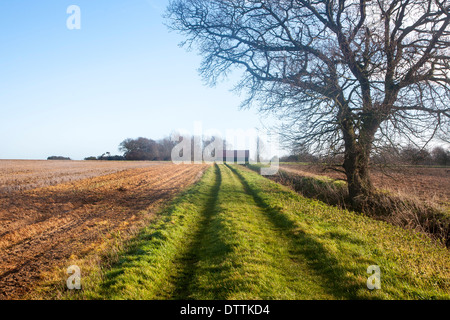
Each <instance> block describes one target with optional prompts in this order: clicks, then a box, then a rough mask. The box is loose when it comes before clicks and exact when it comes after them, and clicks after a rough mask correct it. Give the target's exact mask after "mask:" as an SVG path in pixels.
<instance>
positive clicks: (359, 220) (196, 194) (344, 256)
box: [68, 165, 450, 300]
mask: <svg viewBox="0 0 450 320" xmlns="http://www.w3.org/2000/svg"><path fill="white" fill-rule="evenodd" d="M120 257H121V258H120V260H119V261H118V263H117V264H116V265H115V266H114V267H113V268H112V269H110V270H108V271H107V272H105V273H104V277H103V281H102V282H101V283H89V282H87V285H84V290H83V291H82V292H80V293H78V295H77V296H71V295H68V298H84V299H198V300H200V299H206V300H216V299H220V300H222V299H268V300H270V299H435V298H438V299H439V298H440V299H442V298H444V299H449V298H450V295H449V290H450V283H449V280H450V271H449V265H450V264H449V262H450V255H449V254H448V252H447V251H446V250H445V249H443V248H439V247H437V246H435V245H434V244H433V243H431V242H429V241H427V239H426V238H424V237H420V235H414V234H411V233H408V232H407V231H405V230H401V229H399V228H395V227H392V226H390V225H388V224H386V223H382V222H379V221H373V220H371V219H369V218H366V217H362V216H359V215H357V214H354V213H351V212H348V211H345V210H339V209H336V208H333V207H330V206H327V205H324V204H323V203H320V202H318V201H314V200H310V199H306V198H302V197H301V196H299V195H298V194H296V193H294V192H292V191H290V190H288V189H287V188H285V187H282V186H280V185H278V184H276V183H274V182H272V181H270V180H268V179H265V178H262V177H260V176H259V175H258V174H256V173H254V172H251V171H250V170H247V169H245V168H242V167H240V166H225V165H221V166H214V167H212V168H211V169H209V170H208V171H207V172H206V173H205V175H204V177H203V178H202V180H201V181H200V182H199V183H198V184H196V185H195V186H193V187H191V188H190V189H189V190H188V191H186V192H185V193H184V194H182V195H181V196H180V197H179V198H178V199H177V200H176V201H175V202H174V203H173V204H172V205H171V206H170V207H169V209H167V210H165V211H164V212H163V214H162V216H161V218H160V220H159V222H158V223H156V224H155V225H152V226H149V227H147V228H146V229H145V230H143V231H142V232H141V234H140V235H139V237H137V238H136V239H135V240H134V241H133V242H132V243H131V245H130V247H129V248H128V250H127V251H126V252H124V253H122V254H121V256H120ZM370 265H380V267H381V270H382V290H377V291H373V292H372V291H369V290H368V289H367V287H366V281H367V277H368V276H369V275H368V274H367V273H366V270H367V267H368V266H370Z"/></svg>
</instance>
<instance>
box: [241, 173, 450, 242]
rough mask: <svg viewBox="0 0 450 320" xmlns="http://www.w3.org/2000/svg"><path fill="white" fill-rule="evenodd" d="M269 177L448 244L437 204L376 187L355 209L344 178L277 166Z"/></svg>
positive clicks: (448, 220) (447, 221)
mask: <svg viewBox="0 0 450 320" xmlns="http://www.w3.org/2000/svg"><path fill="white" fill-rule="evenodd" d="M247 167H248V168H250V169H251V170H253V171H256V172H260V168H261V166H260V165H247ZM270 179H272V180H273V181H275V182H277V183H281V184H283V185H285V186H288V187H290V188H292V189H293V190H294V191H296V192H299V193H300V194H302V195H303V196H305V197H309V198H313V199H318V200H320V201H323V202H325V203H327V204H330V205H336V206H339V207H342V208H344V209H345V208H347V209H350V210H355V211H359V212H363V213H365V214H367V215H368V216H370V217H372V218H375V219H378V220H382V221H386V222H389V223H391V224H393V225H396V226H400V227H402V228H405V229H409V230H414V231H419V232H422V233H424V234H426V235H427V236H429V237H430V238H432V239H434V240H435V241H437V242H438V243H440V244H442V245H443V246H446V247H448V248H449V247H450V213H449V212H446V211H444V210H442V209H441V208H438V207H437V206H433V205H431V204H426V203H423V202H422V201H419V200H417V199H414V198H408V197H405V196H398V195H395V194H391V193H390V192H387V191H381V190H377V192H375V193H373V194H372V195H371V196H370V197H368V198H366V199H360V200H361V201H359V207H358V209H357V210H356V209H355V208H352V205H351V203H350V201H349V200H348V189H347V184H346V182H345V181H341V180H334V179H330V178H327V177H326V176H317V177H303V176H301V175H299V174H295V173H292V172H287V171H284V170H280V171H279V172H278V174H276V175H274V176H271V177H270Z"/></svg>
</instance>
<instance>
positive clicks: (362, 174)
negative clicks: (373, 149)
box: [344, 146, 373, 205]
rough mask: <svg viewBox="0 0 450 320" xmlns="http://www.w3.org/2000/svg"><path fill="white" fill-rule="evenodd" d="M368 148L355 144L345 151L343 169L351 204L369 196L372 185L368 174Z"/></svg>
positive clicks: (355, 203)
mask: <svg viewBox="0 0 450 320" xmlns="http://www.w3.org/2000/svg"><path fill="white" fill-rule="evenodd" d="M369 155H370V149H369V150H364V149H363V148H362V147H359V146H355V147H354V148H351V149H350V150H346V152H345V161H344V170H345V173H346V176H347V183H348V194H349V198H350V201H351V203H352V204H353V205H357V204H359V203H360V201H361V200H362V198H365V197H367V196H369V195H370V194H371V193H372V191H373V185H372V182H371V180H370V175H369Z"/></svg>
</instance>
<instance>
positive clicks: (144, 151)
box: [84, 137, 226, 161]
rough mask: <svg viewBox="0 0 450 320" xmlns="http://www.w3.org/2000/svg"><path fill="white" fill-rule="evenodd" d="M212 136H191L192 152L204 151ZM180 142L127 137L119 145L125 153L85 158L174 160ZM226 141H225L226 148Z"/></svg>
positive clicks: (165, 139) (104, 159)
mask: <svg viewBox="0 0 450 320" xmlns="http://www.w3.org/2000/svg"><path fill="white" fill-rule="evenodd" d="M213 139H214V137H211V138H204V139H202V138H197V139H194V137H191V153H192V156H193V155H194V151H197V152H198V151H200V152H202V151H203V148H204V147H205V146H206V145H208V144H209V143H210V142H212V141H213ZM177 144H178V142H174V141H172V140H171V139H170V138H168V137H167V138H164V139H161V140H152V139H148V138H143V137H140V138H137V139H126V140H124V141H122V143H120V145H119V151H121V152H123V155H111V153H110V152H106V153H104V154H102V155H101V156H98V157H95V156H94V157H87V158H85V159H84V160H88V161H91V160H101V161H170V160H172V150H173V148H174V147H175V146H176V145H177ZM225 147H226V142H225V141H224V148H225Z"/></svg>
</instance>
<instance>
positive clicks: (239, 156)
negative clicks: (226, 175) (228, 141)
mask: <svg viewBox="0 0 450 320" xmlns="http://www.w3.org/2000/svg"><path fill="white" fill-rule="evenodd" d="M249 159H250V151H249V150H224V151H223V153H222V155H220V154H219V155H218V156H217V157H216V160H217V161H223V162H233V163H242V164H244V163H249Z"/></svg>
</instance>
